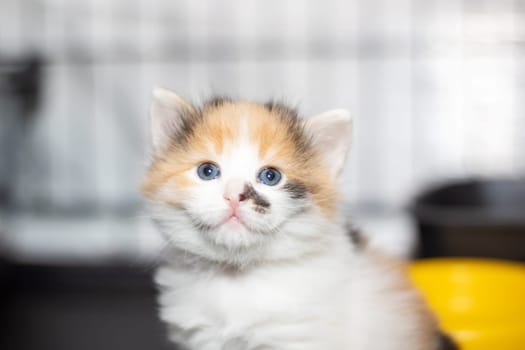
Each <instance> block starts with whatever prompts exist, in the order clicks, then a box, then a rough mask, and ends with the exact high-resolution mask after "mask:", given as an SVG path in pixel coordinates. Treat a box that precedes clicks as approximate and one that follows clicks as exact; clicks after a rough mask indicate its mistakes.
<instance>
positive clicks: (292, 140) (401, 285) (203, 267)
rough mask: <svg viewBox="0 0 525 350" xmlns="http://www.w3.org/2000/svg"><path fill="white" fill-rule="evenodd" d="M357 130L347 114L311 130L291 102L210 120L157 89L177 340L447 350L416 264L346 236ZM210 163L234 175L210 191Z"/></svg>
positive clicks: (153, 173) (160, 174) (205, 349)
mask: <svg viewBox="0 0 525 350" xmlns="http://www.w3.org/2000/svg"><path fill="white" fill-rule="evenodd" d="M349 129H350V121H349V119H348V117H347V116H346V115H345V114H344V113H342V112H341V111H336V112H331V113H327V114H324V115H321V116H318V117H314V118H311V119H309V120H308V121H306V122H303V121H301V120H299V119H297V118H296V116H295V114H294V113H293V111H291V110H289V109H286V108H285V107H283V106H280V105H274V104H271V105H266V106H263V105H258V104H253V103H246V102H230V101H222V100H221V101H214V102H212V103H208V104H206V105H205V106H204V107H203V109H201V110H198V109H196V108H194V107H192V106H190V105H188V104H186V103H184V102H183V101H182V100H180V98H178V97H177V96H176V95H174V94H172V93H170V92H168V91H165V90H157V91H156V93H155V101H154V104H153V108H152V130H153V143H154V156H155V159H154V162H153V164H152V166H151V168H150V170H149V171H148V174H147V176H146V182H145V186H144V192H145V194H146V196H147V197H149V198H150V199H151V208H152V215H153V218H154V220H155V222H156V223H157V224H158V226H159V227H160V230H161V232H162V233H163V234H164V235H165V237H166V239H167V241H168V242H169V244H170V247H169V249H168V253H167V254H166V257H165V263H164V264H163V266H162V267H161V268H160V269H159V271H158V273H157V276H156V282H157V283H158V285H159V286H160V293H161V295H160V306H161V308H160V312H161V317H162V319H163V320H164V321H165V322H166V323H167V324H168V329H169V334H170V338H171V339H172V340H173V341H174V342H176V343H177V344H179V345H183V346H184V347H185V348H187V349H192V350H216V349H227V350H237V349H238V350H263V349H265V350H270V349H279V350H295V349H304V350H309V349H330V350H349V349H353V350H373V349H378V350H388V349H393V350H394V349H403V350H410V349H414V350H416V349H421V350H423V349H425V350H427V349H428V350H437V349H439V348H440V345H439V332H438V328H437V326H436V323H435V320H434V318H433V317H432V315H431V314H430V313H429V312H428V311H427V309H426V307H425V305H424V304H423V302H422V301H421V299H420V297H419V296H418V294H417V293H416V292H415V291H414V290H413V289H412V288H411V287H410V285H409V283H408V282H407V281H406V277H405V275H404V271H403V266H402V264H400V263H398V262H395V261H390V260H388V259H387V258H385V257H383V256H382V255H381V254H379V253H377V252H374V251H371V250H369V249H368V248H367V247H366V245H365V244H362V243H359V242H356V241H355V240H352V239H351V237H350V236H349V235H348V232H347V230H346V229H345V226H344V224H343V220H342V219H341V215H340V214H339V212H338V209H339V207H338V195H337V193H338V190H337V181H336V180H337V177H338V175H339V172H340V170H341V168H342V164H343V160H344V157H345V154H346V150H347V144H348V142H347V140H348V137H349V135H348V132H349ZM203 162H204V163H203ZM210 162H213V164H217V168H218V167H220V176H219V175H217V176H216V177H215V178H209V179H206V181H203V178H202V177H201V178H199V177H198V176H197V175H196V174H197V171H198V170H197V169H198V167H199V164H210ZM268 166H271V169H273V170H275V171H277V170H276V169H278V172H279V174H281V173H282V180H281V181H280V182H279V183H277V184H271V185H268V186H265V184H266V182H265V181H266V180H265V179H262V178H260V174H261V173H262V172H261V169H268V168H267V167H268ZM217 174H219V173H217ZM257 174H259V175H257ZM199 176H201V175H199ZM258 176H259V177H258Z"/></svg>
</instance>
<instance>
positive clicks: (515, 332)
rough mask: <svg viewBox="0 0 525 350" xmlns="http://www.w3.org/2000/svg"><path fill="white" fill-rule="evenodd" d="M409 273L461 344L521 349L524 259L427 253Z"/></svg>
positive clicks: (468, 349)
mask: <svg viewBox="0 0 525 350" xmlns="http://www.w3.org/2000/svg"><path fill="white" fill-rule="evenodd" d="M410 274H411V277H412V280H413V281H414V283H415V284H416V286H417V287H418V288H419V289H420V290H421V291H422V293H423V295H424V296H425V298H426V299H427V302H428V303H429V305H430V307H431V308H432V309H433V310H434V312H435V313H436V314H437V316H438V318H439V321H440V324H441V327H442V328H443V329H444V330H445V331H446V332H448V334H450V335H451V336H452V337H453V338H454V339H455V340H456V342H457V343H458V344H459V345H460V346H461V349H463V350H524V349H525V264H521V263H511V262H503V261H497V260H480V259H448V258H446V259H445V258H444V259H428V260H420V261H416V262H414V263H412V264H411V266H410Z"/></svg>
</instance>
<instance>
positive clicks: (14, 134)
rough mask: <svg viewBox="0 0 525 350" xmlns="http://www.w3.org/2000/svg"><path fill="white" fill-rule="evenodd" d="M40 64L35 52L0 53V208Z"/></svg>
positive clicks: (37, 94)
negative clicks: (21, 54) (7, 56)
mask: <svg viewBox="0 0 525 350" xmlns="http://www.w3.org/2000/svg"><path fill="white" fill-rule="evenodd" d="M42 66H43V61H42V59H41V58H40V57H39V56H38V55H28V56H25V57H20V58H17V59H14V58H11V59H5V58H2V57H0V208H1V207H5V206H8V205H9V204H10V203H9V202H10V200H11V193H10V192H11V188H12V186H13V182H14V179H15V177H16V172H15V169H16V162H17V155H18V148H19V147H20V146H21V144H22V142H23V140H24V136H25V134H26V129H27V127H28V125H29V124H30V121H31V120H32V119H33V118H34V117H35V115H36V113H35V112H36V110H37V107H38V105H39V102H40V98H41V94H42V88H41V85H42Z"/></svg>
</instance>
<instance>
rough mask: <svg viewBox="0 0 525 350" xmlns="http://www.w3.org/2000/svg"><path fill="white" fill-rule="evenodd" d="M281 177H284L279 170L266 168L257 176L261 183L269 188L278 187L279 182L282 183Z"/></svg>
mask: <svg viewBox="0 0 525 350" xmlns="http://www.w3.org/2000/svg"><path fill="white" fill-rule="evenodd" d="M281 177H282V175H281V173H280V172H279V170H277V169H274V168H264V169H263V170H261V172H260V173H259V175H257V178H258V179H259V181H261V182H262V183H263V184H265V185H268V186H275V185H277V184H278V183H279V181H281Z"/></svg>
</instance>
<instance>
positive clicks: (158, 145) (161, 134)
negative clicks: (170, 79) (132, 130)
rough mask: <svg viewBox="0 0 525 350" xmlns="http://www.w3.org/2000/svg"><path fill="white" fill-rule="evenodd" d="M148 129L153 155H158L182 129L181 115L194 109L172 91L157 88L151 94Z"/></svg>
mask: <svg viewBox="0 0 525 350" xmlns="http://www.w3.org/2000/svg"><path fill="white" fill-rule="evenodd" d="M152 99H153V101H152V103H151V107H150V128H151V142H152V148H153V153H155V154H160V153H162V152H163V151H165V150H166V148H167V147H168V146H169V145H170V143H171V138H172V137H173V135H175V134H176V132H177V131H178V130H179V129H180V128H181V127H182V125H183V123H184V120H183V115H184V113H187V112H193V111H194V108H193V107H192V106H191V105H190V104H189V103H187V102H186V101H184V100H183V99H182V98H180V97H179V96H178V95H177V94H175V93H174V92H173V91H170V90H168V89H164V88H160V87H157V88H155V89H154V90H153V93H152Z"/></svg>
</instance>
